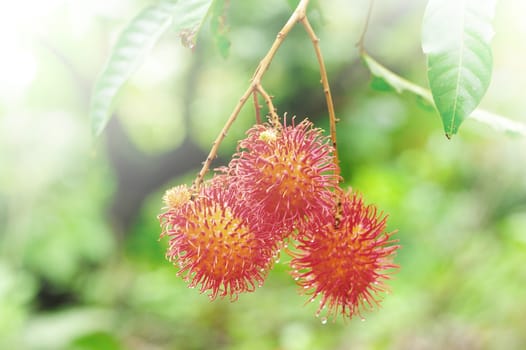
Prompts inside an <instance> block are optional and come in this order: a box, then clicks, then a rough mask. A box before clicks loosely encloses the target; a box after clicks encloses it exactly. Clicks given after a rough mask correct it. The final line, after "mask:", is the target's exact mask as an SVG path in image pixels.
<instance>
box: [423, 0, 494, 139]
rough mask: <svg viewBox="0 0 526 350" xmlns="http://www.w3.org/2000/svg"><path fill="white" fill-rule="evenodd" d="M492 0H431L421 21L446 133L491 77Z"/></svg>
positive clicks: (476, 101)
mask: <svg viewBox="0 0 526 350" xmlns="http://www.w3.org/2000/svg"><path fill="white" fill-rule="evenodd" d="M495 2H496V0H430V1H429V3H428V5H427V8H426V11H425V14H424V21H423V24H422V49H423V51H424V53H425V54H426V55H427V66H428V79H429V85H430V87H431V92H432V94H433V100H434V102H435V105H436V107H437V109H438V112H439V113H440V116H441V118H442V123H443V125H444V130H445V132H446V136H448V137H451V135H454V134H456V133H457V131H458V128H459V126H460V124H461V123H462V122H463V121H464V119H465V118H466V117H467V116H468V115H469V114H470V113H471V112H473V111H474V110H475V108H476V107H477V105H478V104H479V103H480V100H481V99H482V97H483V96H484V94H485V93H486V90H487V88H488V85H489V82H490V80H491V70H492V61H493V60H492V54H491V47H490V41H491V39H492V37H493V34H494V33H493V28H492V25H491V21H492V19H493V16H494V12H495Z"/></svg>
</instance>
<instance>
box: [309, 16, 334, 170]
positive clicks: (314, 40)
mask: <svg viewBox="0 0 526 350" xmlns="http://www.w3.org/2000/svg"><path fill="white" fill-rule="evenodd" d="M301 24H303V27H305V30H306V31H307V34H308V35H309V38H310V39H311V41H312V45H313V46H314V52H315V53H316V58H317V59H318V65H319V67H320V75H321V84H322V86H323V92H324V94H325V100H326V102H327V110H328V112H329V127H330V133H331V141H332V146H333V147H334V164H335V165H336V167H335V170H334V173H335V175H336V176H338V178H339V176H340V165H339V164H340V158H339V157H338V148H337V145H336V123H337V122H338V119H337V118H336V115H335V113H334V104H333V102H332V95H331V88H330V86H329V78H328V77H327V70H326V69H325V62H324V60H323V55H322V53H321V49H320V39H319V38H318V36H317V35H316V33H315V32H314V29H312V26H311V25H310V22H309V19H308V18H307V16H304V17H303V18H302V19H301Z"/></svg>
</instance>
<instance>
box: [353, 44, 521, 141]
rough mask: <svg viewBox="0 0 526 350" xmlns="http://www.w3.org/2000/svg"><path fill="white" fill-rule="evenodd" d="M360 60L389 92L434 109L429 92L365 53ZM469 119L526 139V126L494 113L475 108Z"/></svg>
mask: <svg viewBox="0 0 526 350" xmlns="http://www.w3.org/2000/svg"><path fill="white" fill-rule="evenodd" d="M362 59H363V61H364V62H365V64H366V66H367V68H368V69H369V71H370V72H371V74H372V75H373V79H375V80H378V81H382V82H383V83H384V84H388V85H389V86H390V87H391V89H390V90H391V91H396V92H398V93H402V92H405V91H407V92H410V93H412V94H414V95H415V96H416V97H417V102H418V103H420V104H422V105H423V107H425V108H426V109H428V108H427V106H431V108H432V109H433V110H434V109H435V104H434V101H433V96H432V95H431V91H429V90H427V89H424V88H423V87H421V86H418V85H416V84H414V83H412V82H410V81H409V80H406V79H404V78H402V77H401V76H399V75H397V74H395V73H393V72H392V71H390V70H389V69H387V68H386V67H384V66H382V65H381V64H380V63H378V62H377V61H376V60H375V59H374V58H372V57H371V56H369V54H367V52H362ZM386 89H387V88H385V90H386ZM385 90H384V91H385ZM469 119H472V120H476V121H478V122H480V123H483V124H486V125H488V126H490V127H492V128H493V129H494V130H496V131H499V132H504V133H506V134H509V135H514V136H522V137H526V124H524V123H521V122H518V121H515V120H512V119H509V118H506V117H504V116H501V115H498V114H495V113H490V112H487V111H484V110H482V109H479V108H477V109H475V110H474V111H473V112H472V113H471V114H470V115H469Z"/></svg>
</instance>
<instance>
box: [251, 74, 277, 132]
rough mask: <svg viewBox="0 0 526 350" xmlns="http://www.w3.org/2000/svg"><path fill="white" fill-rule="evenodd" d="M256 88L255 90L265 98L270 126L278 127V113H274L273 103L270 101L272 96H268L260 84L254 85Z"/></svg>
mask: <svg viewBox="0 0 526 350" xmlns="http://www.w3.org/2000/svg"><path fill="white" fill-rule="evenodd" d="M256 89H257V92H259V93H260V94H261V96H263V99H264V100H265V103H266V104H267V107H268V111H269V114H270V124H272V126H273V127H275V128H279V125H280V123H279V117H278V114H277V113H276V107H274V103H273V102H272V96H270V95H269V94H268V93H267V92H266V91H265V89H264V88H263V86H262V85H261V84H258V86H256Z"/></svg>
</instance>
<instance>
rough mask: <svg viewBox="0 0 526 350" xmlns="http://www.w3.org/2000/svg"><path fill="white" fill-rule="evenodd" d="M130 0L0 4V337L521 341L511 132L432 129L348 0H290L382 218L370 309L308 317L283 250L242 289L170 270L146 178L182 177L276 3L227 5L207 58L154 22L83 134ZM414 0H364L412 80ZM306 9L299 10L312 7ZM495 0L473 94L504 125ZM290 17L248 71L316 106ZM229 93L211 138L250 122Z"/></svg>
mask: <svg viewBox="0 0 526 350" xmlns="http://www.w3.org/2000/svg"><path fill="white" fill-rule="evenodd" d="M148 3H149V2H148V1H138V0H136V1H124V0H115V1H111V2H106V1H102V0H96V1H89V2H88V1H82V2H79V1H67V0H47V1H40V2H37V1H33V2H30V1H20V2H10V3H9V5H7V4H5V5H3V7H4V9H3V11H1V12H0V42H1V43H2V55H0V77H1V83H0V348H6V349H15V348H16V349H111V350H113V349H287V350H289V349H290V350H293V349H444V348H448V349H522V348H524V347H525V346H526V333H525V332H524V330H525V329H526V318H524V314H525V313H526V298H525V292H524V286H525V285H526V269H525V268H524V266H525V262H526V176H525V170H526V165H525V164H526V142H525V140H524V139H520V138H513V137H509V136H507V135H503V134H499V133H496V132H495V131H493V130H491V129H489V128H487V127H486V126H484V125H480V124H477V123H476V122H473V121H470V120H468V121H466V123H465V124H464V126H463V128H462V130H461V131H460V134H459V135H458V136H455V137H454V138H453V139H452V140H447V139H446V138H445V137H444V135H443V131H442V126H441V123H440V120H439V118H438V116H437V115H436V114H435V113H434V112H433V111H432V110H430V109H429V108H428V107H426V106H424V105H422V103H420V102H419V101H417V100H415V99H414V98H413V97H412V96H409V95H402V96H397V95H395V94H393V93H388V92H379V91H375V90H373V89H371V87H370V86H369V75H368V73H367V71H366V69H365V68H364V66H363V64H362V63H361V62H360V60H359V59H358V57H357V50H356V48H355V47H354V44H355V43H356V41H357V40H358V37H359V34H360V30H361V28H362V26H363V23H364V19H365V16H366V9H367V6H368V2H367V1H359V0H331V1H324V2H319V4H318V6H311V8H312V13H311V20H312V22H313V26H314V27H315V29H316V31H317V33H318V36H319V37H320V38H321V46H322V50H323V52H324V55H325V58H326V64H327V68H328V73H329V79H330V80H331V84H332V88H333V94H334V97H335V104H336V111H337V116H338V117H339V118H340V119H341V122H340V124H339V126H338V137H339V150H340V155H341V158H342V171H343V175H344V177H345V180H346V184H347V185H349V186H352V187H353V188H354V189H356V190H358V191H360V192H363V193H364V194H365V196H366V198H367V199H368V201H369V202H373V203H376V204H377V205H378V206H379V207H380V208H381V209H383V210H385V211H386V212H387V213H389V214H390V222H389V227H390V228H391V229H393V230H394V229H398V234H397V237H398V238H399V239H400V242H401V245H402V249H401V250H400V252H399V254H398V256H397V263H398V264H400V265H401V269H400V271H399V272H398V273H397V274H396V275H395V279H394V280H393V281H392V282H391V283H390V285H391V287H392V293H391V294H390V295H387V296H386V298H385V300H384V302H383V304H382V307H381V309H379V310H378V311H375V312H372V313H368V314H366V315H365V316H366V317H365V321H363V322H362V321H361V320H360V318H359V317H358V318H355V319H353V320H351V321H350V322H343V321H341V320H338V321H336V322H335V323H329V324H326V325H322V324H321V322H320V321H319V319H317V318H315V317H314V309H315V307H314V305H306V306H303V304H304V301H305V300H306V298H305V297H302V296H299V295H297V288H296V286H295V285H294V281H292V279H291V278H290V277H289V275H288V270H287V265H286V264H285V263H284V262H286V261H287V259H288V258H287V257H286V256H283V257H282V259H281V262H280V263H277V264H276V266H275V268H274V270H273V271H272V272H271V273H270V275H269V278H268V280H267V282H266V284H265V286H264V287H263V288H260V289H259V290H257V291H256V292H255V293H252V294H250V295H243V296H241V298H240V300H239V301H238V302H236V303H230V302H228V301H215V302H213V303H210V302H209V301H208V299H207V297H206V296H204V295H199V294H198V293H197V292H196V291H195V290H190V289H187V288H186V287H185V284H184V283H183V282H182V281H181V280H180V279H179V278H178V277H176V276H175V270H174V268H173V267H172V266H171V265H170V264H169V263H168V262H166V261H165V259H164V248H165V246H166V242H165V241H161V242H159V241H158V234H159V231H160V230H159V226H158V222H157V220H156V215H157V214H158V212H159V208H160V207H161V202H160V198H161V196H162V193H163V191H164V190H165V189H166V188H168V187H169V186H171V185H174V184H180V183H189V182H191V180H192V178H193V177H194V176H195V174H196V172H197V170H198V167H199V164H200V162H201V161H203V160H204V159H205V154H206V152H207V151H208V149H209V147H210V145H211V143H212V141H213V138H214V137H215V135H216V133H217V132H218V131H219V129H220V127H221V126H222V124H223V123H224V121H225V120H226V118H227V116H228V115H229V114H230V112H231V109H232V108H233V107H234V105H235V103H236V102H237V100H238V98H239V97H240V95H241V93H242V92H243V91H244V89H245V88H246V86H247V84H248V79H249V78H250V76H251V75H252V73H253V71H254V69H255V68H256V66H257V63H258V62H259V60H260V59H261V58H262V56H263V55H264V53H265V52H266V50H267V49H268V47H269V46H270V44H271V42H272V40H273V39H274V37H275V35H276V33H277V31H278V30H279V28H280V27H281V26H282V25H283V23H284V22H285V21H286V19H287V18H288V16H289V14H290V12H291V5H289V4H288V3H293V1H289V2H286V1H283V0H268V1H264V2H248V1H247V2H231V6H230V11H229V17H228V20H229V25H230V39H231V41H232V46H231V49H230V55H229V57H228V59H223V58H222V57H221V55H220V54H219V52H218V50H217V49H216V48H215V46H214V43H213V40H212V38H211V36H210V33H209V28H208V26H205V28H204V30H203V32H202V34H201V36H200V42H199V45H198V47H197V48H196V49H195V50H194V52H191V51H189V50H187V49H184V48H182V46H181V45H180V44H179V42H178V41H179V38H177V37H176V36H175V35H167V36H165V37H164V38H163V39H162V40H161V42H160V43H159V44H158V45H157V46H156V47H155V49H154V51H153V53H152V55H151V56H150V57H149V58H148V60H147V61H146V62H145V64H144V65H143V66H142V67H141V69H140V70H139V71H138V72H137V73H136V74H135V75H134V76H133V77H132V80H131V81H130V83H129V84H127V86H126V88H125V89H124V90H123V91H122V93H121V95H120V97H119V101H118V104H117V108H116V112H115V117H114V118H113V119H112V122H111V123H110V125H109V127H108V129H107V130H106V132H105V134H104V136H103V137H102V138H101V139H99V140H95V141H93V140H92V139H91V136H90V126H89V120H88V118H87V110H88V100H89V94H90V89H91V86H92V84H93V81H94V79H95V78H96V76H97V74H98V72H99V71H100V69H101V66H102V64H103V62H104V60H105V59H106V57H107V55H108V53H109V50H110V49H111V45H112V43H113V42H114V39H115V37H116V35H117V34H118V32H119V31H120V30H121V29H122V27H123V26H124V25H125V24H126V22H127V21H128V20H129V19H130V18H132V17H133V16H134V15H135V14H136V13H137V12H138V11H139V10H140V9H141V8H143V7H144V6H145V5H147V4H148ZM424 6H425V1H423V0H418V1H412V2H400V1H396V0H385V1H382V2H377V5H376V7H375V10H374V13H373V18H372V21H371V24H370V30H369V32H368V34H367V41H366V46H367V48H368V49H369V51H370V53H371V54H372V55H373V56H375V57H376V58H377V59H378V60H379V61H380V62H382V63H384V64H385V65H387V66H388V67H390V68H391V69H393V70H394V71H396V72H398V73H400V74H401V75H403V76H405V77H408V78H409V79H411V80H412V81H415V82H417V83H419V84H421V85H426V78H425V59H424V57H423V55H422V53H421V48H420V44H419V39H420V25H421V19H422V15H423V10H424ZM320 10H321V11H320ZM524 10H526V8H525V5H524V4H523V3H521V2H511V1H508V2H506V1H501V2H500V3H499V4H498V7H497V16H496V19H495V28H496V33H497V34H496V36H495V39H494V41H493V50H494V59H495V60H494V73H493V80H492V83H491V85H490V88H489V91H488V93H487V95H486V97H485V98H484V100H483V102H482V107H483V108H487V109H488V110H491V111H494V112H497V113H500V114H504V115H507V116H510V118H513V119H516V120H519V121H523V122H526V114H525V112H524V98H523V93H524V86H526V75H524V74H521V73H520V72H524V71H525V68H526V67H525V66H524V60H523V57H524V56H525V55H526V42H525V41H524V40H523V38H524V35H526V24H525V22H524V21H523V20H522V18H521V16H520V14H521V13H524ZM318 74H319V73H318V69H317V63H316V60H315V56H314V54H313V51H312V48H311V43H310V42H309V40H308V38H307V37H306V35H305V33H304V32H303V31H302V29H301V28H300V27H299V26H298V27H297V28H296V29H294V31H293V32H292V33H291V35H290V37H289V38H288V39H287V40H286V41H285V44H284V45H283V47H282V48H281V49H280V51H279V52H278V55H277V56H276V58H275V60H274V62H273V63H272V65H271V67H270V71H269V72H268V74H267V75H266V76H265V79H264V85H265V87H266V89H267V90H268V91H269V92H270V93H272V94H273V95H275V96H276V98H275V103H276V105H277V107H278V108H279V111H280V112H285V111H287V112H288V113H289V114H290V115H297V116H298V117H303V116H308V117H309V118H311V119H312V120H314V121H315V123H316V124H317V125H319V126H321V127H325V128H326V127H327V118H326V111H325V105H324V99H323V94H322V90H321V86H320V85H319V75H318ZM253 120H254V119H253V109H252V107H251V106H247V107H246V108H245V109H244V110H243V113H242V115H241V116H240V118H239V120H238V121H237V122H236V124H235V125H234V129H233V130H232V131H231V132H230V133H229V135H228V137H227V139H226V141H225V143H224V144H223V146H222V147H221V150H220V155H221V157H222V159H220V160H219V162H217V163H216V165H219V164H220V163H221V161H223V162H224V161H225V160H227V159H228V157H229V155H230V154H231V153H232V152H233V150H234V148H235V144H236V141H237V140H238V139H239V138H241V137H243V135H244V132H245V130H246V129H247V128H248V127H249V126H250V125H251V124H252V123H253Z"/></svg>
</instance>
